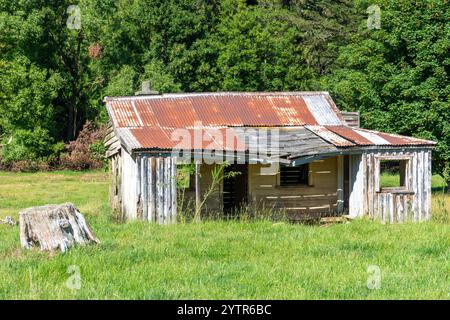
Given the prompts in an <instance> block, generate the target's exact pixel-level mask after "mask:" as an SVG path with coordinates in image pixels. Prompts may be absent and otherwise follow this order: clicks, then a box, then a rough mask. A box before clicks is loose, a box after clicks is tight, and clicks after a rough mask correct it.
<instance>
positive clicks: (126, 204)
mask: <svg viewBox="0 0 450 320" xmlns="http://www.w3.org/2000/svg"><path fill="white" fill-rule="evenodd" d="M122 161H123V162H122V170H121V175H122V179H121V190H122V195H123V197H122V199H121V200H122V215H123V218H124V219H125V220H135V219H139V220H146V221H151V222H158V223H160V224H166V223H173V222H176V216H177V185H176V183H177V182H176V175H177V167H176V158H174V157H155V156H153V155H149V154H136V155H133V156H131V155H130V154H129V153H128V152H126V151H125V150H123V152H122Z"/></svg>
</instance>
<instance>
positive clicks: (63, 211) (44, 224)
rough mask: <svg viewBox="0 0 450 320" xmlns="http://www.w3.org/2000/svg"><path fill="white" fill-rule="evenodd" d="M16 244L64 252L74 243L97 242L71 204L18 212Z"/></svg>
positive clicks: (29, 247) (81, 216)
mask: <svg viewBox="0 0 450 320" xmlns="http://www.w3.org/2000/svg"><path fill="white" fill-rule="evenodd" d="M19 224H20V243H21V245H22V247H24V248H26V249H31V248H33V247H35V246H39V247H40V248H41V250H50V251H51V250H58V249H59V250H61V251H62V252H65V251H67V250H68V249H69V248H70V247H72V246H73V245H75V244H80V245H86V244H90V243H99V242H100V241H99V240H98V239H97V238H96V237H95V235H94V233H93V232H92V230H91V228H90V227H89V225H88V224H87V222H86V220H85V219H84V217H83V215H82V214H81V213H80V212H79V211H78V209H77V208H76V207H75V206H74V205H73V204H72V203H65V204H61V205H46V206H41V207H33V208H28V209H25V210H23V211H21V212H20V213H19Z"/></svg>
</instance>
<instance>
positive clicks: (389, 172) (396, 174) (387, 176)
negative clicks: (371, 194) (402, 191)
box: [380, 160, 408, 189]
mask: <svg viewBox="0 0 450 320" xmlns="http://www.w3.org/2000/svg"><path fill="white" fill-rule="evenodd" d="M407 163H408V160H381V161H380V189H383V188H406V165H407Z"/></svg>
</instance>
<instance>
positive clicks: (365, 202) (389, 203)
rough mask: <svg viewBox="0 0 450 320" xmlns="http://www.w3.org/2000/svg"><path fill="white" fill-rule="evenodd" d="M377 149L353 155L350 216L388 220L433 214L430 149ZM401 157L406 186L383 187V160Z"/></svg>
mask: <svg viewBox="0 0 450 320" xmlns="http://www.w3.org/2000/svg"><path fill="white" fill-rule="evenodd" d="M405 150H408V151H400V150H395V151H394V150H392V151H389V150H374V151H367V152H365V153H363V154H362V155H352V156H351V157H350V216H352V217H360V216H364V215H367V216H369V217H370V218H374V219H377V220H381V221H382V222H387V223H396V222H405V221H424V220H428V219H430V217H431V174H432V172H431V149H429V148H415V149H405ZM383 160H402V161H404V162H405V164H406V168H405V186H404V187H400V188H381V187H380V162H381V161H383Z"/></svg>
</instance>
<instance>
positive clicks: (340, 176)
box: [337, 156, 344, 213]
mask: <svg viewBox="0 0 450 320" xmlns="http://www.w3.org/2000/svg"><path fill="white" fill-rule="evenodd" d="M337 195H338V201H337V211H338V213H342V212H343V211H344V156H338V157H337Z"/></svg>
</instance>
